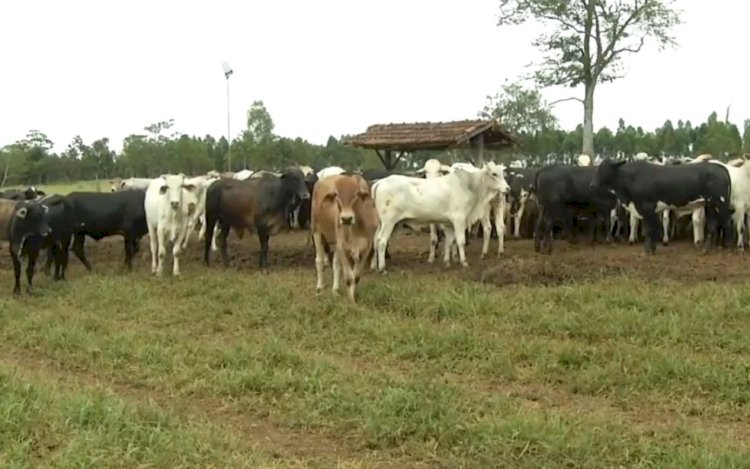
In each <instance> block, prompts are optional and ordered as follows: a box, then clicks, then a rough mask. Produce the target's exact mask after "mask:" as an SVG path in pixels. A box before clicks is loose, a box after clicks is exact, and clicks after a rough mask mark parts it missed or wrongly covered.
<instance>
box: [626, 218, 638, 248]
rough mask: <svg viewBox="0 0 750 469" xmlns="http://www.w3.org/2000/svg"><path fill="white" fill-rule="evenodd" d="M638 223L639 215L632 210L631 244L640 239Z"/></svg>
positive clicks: (629, 237) (629, 239)
mask: <svg viewBox="0 0 750 469" xmlns="http://www.w3.org/2000/svg"><path fill="white" fill-rule="evenodd" d="M638 223H639V220H638V217H637V216H636V215H635V214H634V213H633V212H630V236H628V243H629V244H635V242H636V241H637V240H638Z"/></svg>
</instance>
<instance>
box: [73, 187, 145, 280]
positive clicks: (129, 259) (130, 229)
mask: <svg viewBox="0 0 750 469" xmlns="http://www.w3.org/2000/svg"><path fill="white" fill-rule="evenodd" d="M145 198H146V192H145V191H141V190H132V189H131V190H124V191H118V192H109V193H107V192H72V193H70V194H68V195H67V196H66V197H65V201H64V202H63V203H64V204H65V206H66V207H65V210H66V213H67V214H68V216H67V219H68V222H69V223H70V233H71V234H70V235H69V236H68V239H67V240H65V241H64V242H63V266H62V269H63V274H62V275H63V276H64V275H65V270H66V269H67V265H68V248H69V246H70V236H72V237H73V253H74V254H75V255H76V257H77V258H78V259H79V260H80V261H81V263H82V264H83V265H84V266H85V267H86V270H89V271H90V270H91V264H89V262H88V260H87V259H86V254H85V252H84V243H85V241H86V236H88V237H90V238H92V239H94V240H95V241H100V240H102V239H104V238H106V237H108V236H114V235H122V236H123V238H124V242H125V265H126V266H127V267H128V269H132V267H133V257H134V256H135V254H136V253H137V252H138V243H139V241H140V240H141V238H142V237H143V236H144V235H145V234H146V233H147V232H148V227H147V226H146V210H145V206H144V202H145Z"/></svg>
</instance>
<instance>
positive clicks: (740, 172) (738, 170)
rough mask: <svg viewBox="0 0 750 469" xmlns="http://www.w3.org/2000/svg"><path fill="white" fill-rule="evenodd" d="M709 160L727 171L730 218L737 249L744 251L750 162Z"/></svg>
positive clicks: (749, 194) (749, 189)
mask: <svg viewBox="0 0 750 469" xmlns="http://www.w3.org/2000/svg"><path fill="white" fill-rule="evenodd" d="M709 162H710V163H713V164H718V165H721V166H724V167H725V168H726V169H727V172H728V173H729V182H730V185H731V192H730V194H731V195H730V196H729V205H730V206H731V207H732V209H733V210H734V213H732V220H733V221H734V227H735V230H736V236H737V250H738V251H739V252H744V251H745V240H744V236H745V229H746V220H747V215H748V214H750V164H742V165H740V166H739V167H737V166H732V165H730V164H725V163H722V162H721V161H717V160H709Z"/></svg>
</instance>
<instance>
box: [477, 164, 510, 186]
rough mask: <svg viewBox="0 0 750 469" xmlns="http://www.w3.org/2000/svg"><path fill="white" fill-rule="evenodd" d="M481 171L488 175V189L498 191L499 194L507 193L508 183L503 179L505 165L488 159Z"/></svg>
mask: <svg viewBox="0 0 750 469" xmlns="http://www.w3.org/2000/svg"><path fill="white" fill-rule="evenodd" d="M482 172H484V174H485V175H486V176H488V178H487V180H488V181H489V183H490V189H492V190H494V191H497V192H500V193H501V194H507V193H509V192H510V185H509V184H508V181H506V180H505V166H503V165H501V164H495V163H493V162H492V161H489V162H487V163H485V165H484V167H483V168H482Z"/></svg>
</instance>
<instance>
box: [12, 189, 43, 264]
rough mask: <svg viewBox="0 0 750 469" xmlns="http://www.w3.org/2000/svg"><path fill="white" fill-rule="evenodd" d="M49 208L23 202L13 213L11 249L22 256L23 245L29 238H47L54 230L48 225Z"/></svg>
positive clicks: (36, 203)
mask: <svg viewBox="0 0 750 469" xmlns="http://www.w3.org/2000/svg"><path fill="white" fill-rule="evenodd" d="M47 211H49V208H48V207H47V206H45V205H42V204H40V203H38V202H35V201H34V202H21V203H19V204H18V205H17V206H16V209H15V211H14V212H13V221H12V222H11V228H10V238H11V239H10V242H11V246H12V247H11V248H12V249H14V250H15V251H16V253H17V255H18V256H20V255H21V249H22V248H23V243H24V240H26V238H28V237H29V236H47V235H49V234H50V233H51V232H52V230H51V229H50V227H49V224H48V223H47Z"/></svg>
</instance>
